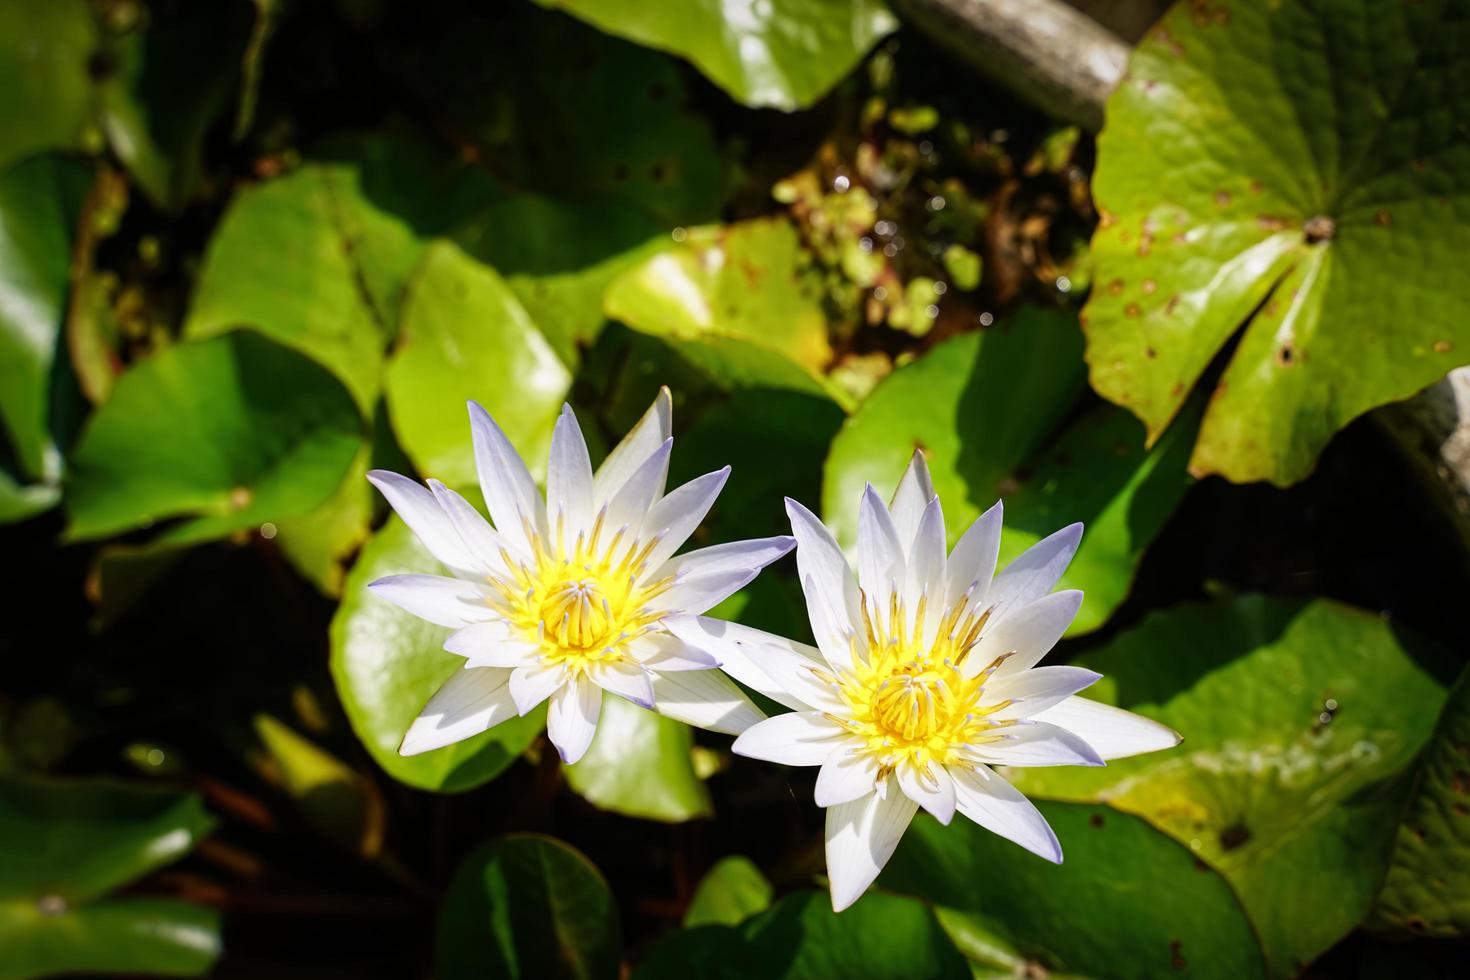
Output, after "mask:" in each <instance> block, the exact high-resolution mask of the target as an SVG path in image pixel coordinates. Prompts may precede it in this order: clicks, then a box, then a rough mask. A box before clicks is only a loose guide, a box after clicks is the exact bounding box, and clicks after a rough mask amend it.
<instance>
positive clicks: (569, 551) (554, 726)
mask: <svg viewBox="0 0 1470 980" xmlns="http://www.w3.org/2000/svg"><path fill="white" fill-rule="evenodd" d="M672 411H673V409H672V402H671V400H670V397H669V392H668V389H667V388H665V389H663V390H662V391H661V392H660V393H659V396H658V398H657V399H656V400H655V401H654V403H653V406H652V407H651V408H650V409H649V410H648V412H647V413H646V414H645V415H644V416H643V418H642V420H641V421H639V423H638V424H637V425H636V426H635V427H634V428H633V430H632V431H631V432H629V433H628V435H627V437H626V438H624V439H623V441H622V442H621V443H620V444H619V445H618V446H617V448H616V449H614V450H613V451H612V452H611V453H610V454H609V455H608V457H607V459H606V461H605V462H604V463H603V464H602V466H601V467H600V468H599V469H598V470H597V472H596V473H595V474H594V473H593V471H592V463H591V460H590V458H589V456H588V452H587V444H586V442H585V441H584V440H583V438H582V431H581V429H580V428H579V427H578V425H577V419H576V416H574V415H573V414H572V410H571V409H570V408H569V407H564V408H563V409H562V413H561V417H560V418H558V419H557V422H556V428H555V430H554V431H553V433H552V439H551V457H550V462H549V464H548V466H547V476H546V497H545V500H543V499H542V496H541V494H540V493H539V492H538V491H537V489H536V484H535V481H533V480H532V479H531V474H530V473H529V472H528V471H527V469H526V465H525V463H524V462H522V460H521V458H520V456H519V455H517V453H516V451H515V449H514V448H513V447H512V446H511V444H510V442H509V441H508V440H507V439H506V437H505V435H504V433H502V432H501V431H500V429H499V427H498V426H496V424H495V422H494V420H493V419H491V418H490V415H489V414H488V413H487V412H486V411H485V410H484V409H483V408H481V407H480V406H479V405H477V404H475V403H474V402H471V403H470V428H471V433H472V436H473V441H474V450H475V464H476V467H477V469H478V470H479V475H480V489H481V491H482V492H483V494H484V497H485V503H486V505H487V507H488V508H489V511H490V517H491V520H493V521H494V526H493V527H492V526H491V524H490V523H489V522H487V521H486V520H485V518H484V517H482V516H480V513H479V511H477V510H476V509H475V508H474V507H473V506H472V505H470V504H469V503H468V502H467V501H466V500H465V499H464V498H463V497H461V496H460V495H459V494H457V493H455V492H454V491H453V490H450V489H449V488H448V487H446V486H444V485H443V484H442V483H439V482H437V481H434V480H430V481H429V486H428V489H425V488H424V487H423V486H420V485H419V484H418V483H416V482H414V481H413V480H410V479H408V478H406V477H403V476H400V475H398V474H396V473H389V472H385V471H383V470H375V471H373V472H372V473H370V474H368V479H370V480H371V481H372V482H373V484H374V485H375V486H376V487H377V488H378V489H379V490H381V491H382V493H383V496H385V497H387V498H388V502H389V503H390V504H391V505H392V506H393V509H394V510H396V511H397V512H398V514H399V516H401V517H402V518H403V520H404V522H405V523H407V524H408V526H409V527H410V528H411V529H412V530H413V532H414V534H416V535H418V538H419V540H420V541H422V542H423V543H424V546H425V547H427V548H428V549H429V551H430V552H432V553H433V555H434V557H436V558H438V559H439V561H441V562H443V563H444V565H446V566H447V567H448V568H449V570H450V571H451V572H452V573H453V575H454V577H453V578H448V577H443V576H438V575H394V576H390V577H388V578H384V579H380V580H379V581H376V582H374V583H372V585H370V586H369V588H371V589H372V590H373V591H374V592H375V593H376V594H377V595H379V596H381V597H383V598H384V599H387V600H388V601H390V602H393V603H395V604H397V605H399V606H401V607H403V608H404V609H406V610H408V611H409V612H411V613H413V614H414V615H416V616H419V617H421V618H423V619H426V620H429V621H430V622H433V623H438V624H440V625H444V626H452V627H455V629H456V632H455V633H453V634H452V635H451V636H450V637H449V639H448V641H447V642H446V643H445V644H444V648H445V649H446V650H448V651H449V652H451V653H455V654H458V655H459V656H461V657H463V658H464V659H465V663H464V669H463V670H460V671H458V672H456V673H455V674H454V675H453V676H452V677H450V679H449V680H448V681H447V682H446V683H445V684H444V686H443V687H441V688H440V689H439V691H438V693H436V694H435V695H434V696H433V697H432V698H430V699H429V703H428V704H427V705H425V706H424V709H423V712H422V713H421V714H420V715H419V717H418V719H417V720H416V721H415V722H414V723H413V725H412V727H410V728H409V730H408V734H407V735H406V736H405V737H404V739H403V744H402V746H401V747H400V748H399V751H400V752H401V753H402V754H404V755H416V754H418V753H420V752H427V751H429V750H430V749H436V748H440V747H442V746H445V745H449V744H451V743H453V742H458V741H461V740H462V739H466V738H469V737H471V736H473V735H477V734H479V733H480V732H483V731H485V730H486V729H488V728H490V727H491V726H493V725H498V724H499V723H501V722H502V721H505V720H506V719H508V718H511V717H513V716H515V715H524V714H526V713H527V712H529V711H531V710H532V709H533V708H535V707H536V706H537V705H539V704H541V703H542V702H543V701H546V700H547V699H548V698H549V699H550V701H551V706H550V709H549V711H548V713H547V719H546V728H547V734H548V736H549V737H550V739H551V741H552V744H554V745H555V746H556V748H557V751H558V752H559V753H560V754H561V757H562V759H563V760H565V761H566V762H575V761H577V760H578V759H580V758H581V757H582V754H583V753H584V752H586V751H587V746H588V745H589V744H590V743H591V741H592V736H593V734H594V732H595V731H596V728H597V717H598V713H599V711H600V710H601V706H602V692H603V691H609V692H611V693H613V694H616V695H619V696H621V697H624V698H627V699H628V700H629V701H632V702H633V703H635V704H639V705H642V706H643V707H645V708H651V709H655V710H657V711H659V712H660V713H661V714H664V715H667V716H669V717H671V718H675V719H678V720H679V721H683V722H686V723H688V724H691V725H696V726H699V727H701V728H709V729H712V730H714V731H719V732H725V733H728V734H732V735H735V734H739V733H740V732H742V731H744V730H745V729H747V728H748V727H750V726H751V725H752V724H754V723H755V722H757V721H760V720H761V719H762V718H764V717H765V716H764V715H763V714H761V712H760V711H759V710H757V709H756V708H755V706H754V705H753V704H751V702H750V700H749V699H748V698H747V697H746V696H745V695H744V694H743V693H742V692H741V691H740V689H739V688H738V687H737V686H736V685H735V684H734V683H732V682H731V681H730V679H729V678H728V677H726V676H725V675H724V674H722V673H721V672H720V671H719V670H717V669H713V668H717V667H719V660H718V659H717V658H716V657H715V656H713V655H711V654H710V653H709V652H708V651H707V650H706V649H704V648H703V647H702V646H700V645H699V644H698V643H689V642H685V641H684V640H681V639H680V638H679V637H677V636H675V635H673V634H672V633H670V632H669V631H668V630H667V629H665V628H664V619H665V617H669V616H674V615H681V614H682V615H689V614H695V613H702V612H704V611H705V610H707V609H709V608H710V607H712V606H714V605H715V604H716V603H718V602H720V601H721V600H723V599H725V598H727V597H728V596H730V595H733V594H734V593H735V592H737V591H739V590H740V589H741V588H742V587H743V586H744V585H745V584H746V583H748V582H749V581H750V580H751V579H753V578H755V576H756V575H757V574H759V573H760V570H761V569H762V568H764V567H765V566H766V565H768V564H770V563H771V562H773V561H775V560H776V559H777V558H780V557H781V556H782V555H784V554H786V552H788V551H790V550H791V547H792V545H793V543H794V542H793V540H792V539H791V538H790V537H774V538H765V539H761V540H754V541H737V542H734V543H731V544H722V545H715V546H714V547H710V548H702V549H700V550H698V551H692V552H689V553H688V554H686V555H683V556H681V557H678V558H674V557H673V555H674V552H675V551H677V550H678V549H679V547H680V546H681V545H683V544H684V542H685V541H686V540H687V539H688V538H689V536H690V534H692V533H693V532H694V529H695V528H696V527H698V525H699V522H700V521H702V520H703V519H704V516H705V514H706V513H707V512H708V511H709V509H710V505H711V504H713V503H714V501H715V497H717V496H718V495H719V493H720V489H721V488H722V487H723V486H724V484H725V478H726V477H727V476H728V475H729V473H730V468H729V467H728V466H727V467H725V468H724V469H722V470H719V471H716V472H714V473H707V474H705V475H704V476H701V477H699V478H697V479H694V480H691V481H689V482H688V483H686V484H684V485H683V486H681V487H679V488H678V489H676V490H673V491H672V492H670V493H667V494H665V493H664V482H665V479H666V477H667V475H668V468H669V453H670V450H671V448H672V446H673V439H672V438H671V437H670V433H671V431H672Z"/></svg>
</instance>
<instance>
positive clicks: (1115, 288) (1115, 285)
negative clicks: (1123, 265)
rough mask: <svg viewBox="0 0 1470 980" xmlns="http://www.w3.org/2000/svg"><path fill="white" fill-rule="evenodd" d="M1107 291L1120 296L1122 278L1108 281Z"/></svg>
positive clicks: (1121, 293) (1121, 292)
mask: <svg viewBox="0 0 1470 980" xmlns="http://www.w3.org/2000/svg"><path fill="white" fill-rule="evenodd" d="M1108 292H1109V293H1111V294H1113V295H1114V296H1122V295H1123V280H1121V279H1114V280H1113V281H1112V282H1110V283H1108Z"/></svg>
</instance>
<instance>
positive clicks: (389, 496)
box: [367, 470, 479, 574]
mask: <svg viewBox="0 0 1470 980" xmlns="http://www.w3.org/2000/svg"><path fill="white" fill-rule="evenodd" d="M367 478H368V482H369V483H371V484H372V485H373V486H375V487H377V488H378V491H379V492H380V493H382V495H383V497H384V499H386V500H387V501H388V506H390V507H392V508H393V510H394V511H396V512H397V514H398V516H399V517H401V518H403V523H405V524H407V525H408V529H409V530H410V531H412V532H413V533H414V536H415V537H417V538H418V539H419V540H420V541H422V542H423V543H424V547H425V548H428V549H429V553H430V554H431V555H433V556H434V557H435V558H437V559H439V560H440V561H441V562H443V563H444V564H445V565H447V566H449V569H450V570H451V571H453V572H456V573H458V574H471V573H474V572H476V571H477V570H478V568H479V563H478V562H476V561H475V559H474V556H473V555H471V554H470V552H469V550H468V549H467V548H466V547H465V545H464V541H463V539H461V538H460V536H459V532H458V531H456V530H455V529H454V525H453V523H451V522H450V520H449V515H448V514H446V513H444V508H442V507H440V506H439V501H438V500H436V499H434V495H433V494H432V493H430V492H429V490H428V489H427V488H425V487H421V486H419V485H418V484H417V483H415V482H414V481H413V480H410V479H409V478H408V477H406V476H399V475H398V474H397V473H390V472H389V471H388V470H373V471H372V472H370V473H368V475H367Z"/></svg>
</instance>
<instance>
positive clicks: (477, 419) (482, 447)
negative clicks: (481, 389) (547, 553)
mask: <svg viewBox="0 0 1470 980" xmlns="http://www.w3.org/2000/svg"><path fill="white" fill-rule="evenodd" d="M470 437H471V439H472V441H473V442H474V445H475V469H476V470H478V471H479V474H480V492H481V493H482V494H483V495H484V497H485V506H486V507H487V508H489V510H490V520H491V521H492V522H494V524H495V530H497V531H499V532H500V536H501V537H503V538H505V539H506V540H507V541H509V542H510V543H511V544H512V545H513V546H514V547H515V548H516V550H518V551H521V552H523V553H525V554H532V553H534V550H535V549H533V548H532V547H531V542H530V540H529V539H528V538H527V537H526V531H525V524H526V523H528V522H529V523H530V525H531V527H532V529H533V530H534V532H535V533H536V534H545V533H546V507H545V504H544V503H543V502H542V500H541V494H540V492H539V491H538V490H537V489H536V481H535V480H533V479H531V473H530V471H529V470H527V469H526V464H525V461H524V460H522V459H521V457H520V454H519V453H517V452H516V451H515V447H514V446H512V445H511V444H510V440H509V439H507V438H506V437H505V433H504V432H501V431H500V426H498V425H496V424H495V420H494V419H492V418H491V417H490V413H489V412H487V411H485V410H484V409H483V408H481V407H480V406H479V404H478V403H476V402H470Z"/></svg>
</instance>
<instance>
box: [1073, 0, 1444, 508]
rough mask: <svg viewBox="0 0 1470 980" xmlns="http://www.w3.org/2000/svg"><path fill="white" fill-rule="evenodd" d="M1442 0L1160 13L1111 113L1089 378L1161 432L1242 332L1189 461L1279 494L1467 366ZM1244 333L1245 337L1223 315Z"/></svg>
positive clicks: (1100, 189)
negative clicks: (1360, 425) (1375, 418)
mask: <svg viewBox="0 0 1470 980" xmlns="http://www.w3.org/2000/svg"><path fill="white" fill-rule="evenodd" d="M1467 24H1470V8H1466V7H1465V5H1464V4H1462V3H1457V2H1454V0H1428V2H1424V3H1380V2H1376V0H1314V2H1310V3H1277V2H1274V0H1245V2H1238V3H1232V4H1230V5H1229V6H1228V7H1226V6H1224V5H1216V6H1213V7H1209V6H1202V5H1199V4H1190V3H1179V4H1176V5H1175V6H1174V8H1173V9H1172V11H1171V12H1170V13H1169V15H1168V16H1167V17H1165V19H1164V20H1163V22H1162V23H1160V24H1159V26H1158V27H1156V28H1155V29H1154V30H1153V31H1152V32H1151V33H1150V34H1149V36H1148V37H1147V38H1146V39H1145V40H1144V41H1143V42H1142V43H1141V44H1140V45H1139V47H1138V49H1137V51H1136V52H1135V53H1134V56H1133V60H1132V62H1131V63H1130V66H1129V69H1128V74H1127V77H1126V79H1125V81H1124V82H1123V84H1121V85H1120V86H1119V88H1118V90H1117V91H1116V92H1115V93H1114V95H1113V97H1112V99H1111V100H1110V101H1109V103H1108V113H1107V117H1108V118H1107V127H1106V129H1105V130H1104V131H1103V134H1102V136H1101V137H1100V138H1099V141H1098V170H1097V175H1096V179H1095V181H1094V184H1093V192H1094V194H1095V196H1096V198H1097V202H1098V206H1099V209H1100V210H1101V212H1102V215H1103V218H1102V222H1101V223H1100V224H1099V227H1098V231H1097V234H1096V235H1095V236H1094V238H1093V242H1092V255H1093V260H1094V262H1095V263H1096V270H1095V272H1094V275H1093V282H1094V283H1095V285H1094V288H1093V290H1092V296H1091V299H1090V301H1089V303H1088V306H1087V311H1086V314H1085V315H1086V328H1087V334H1088V352H1087V358H1088V362H1089V364H1090V365H1091V369H1092V383H1093V386H1094V387H1096V388H1097V390H1098V391H1099V392H1100V393H1101V394H1102V395H1103V396H1105V397H1106V398H1109V399H1111V400H1112V401H1115V402H1117V403H1118V404H1120V405H1125V406H1127V407H1128V408H1129V409H1130V410H1131V411H1132V412H1134V413H1135V414H1136V415H1138V416H1139V417H1140V418H1141V419H1143V420H1144V421H1145V422H1147V423H1148V426H1149V432H1150V434H1151V435H1157V434H1158V433H1159V432H1160V431H1162V430H1163V428H1164V427H1165V426H1167V425H1168V424H1169V422H1170V420H1171V419H1172V418H1173V417H1174V415H1175V414H1176V413H1177V412H1178V411H1179V409H1180V407H1181V406H1182V405H1183V404H1184V402H1185V399H1186V398H1187V397H1188V394H1189V391H1190V390H1191V389H1192V388H1193V387H1194V386H1195V385H1196V384H1197V383H1198V381H1199V379H1200V377H1201V375H1202V374H1203V373H1204V372H1205V370H1206V368H1207V367H1208V366H1209V364H1210V363H1211V361H1212V360H1214V359H1215V358H1216V356H1217V355H1218V354H1219V353H1220V351H1221V350H1222V349H1223V348H1225V347H1227V346H1228V344H1229V342H1230V340H1231V338H1232V337H1234V336H1235V335H1236V334H1237V333H1238V332H1239V333H1241V336H1240V342H1239V345H1238V346H1236V347H1235V348H1234V349H1233V351H1232V353H1231V354H1230V363H1229V366H1228V367H1227V368H1226V369H1225V373H1224V375H1223V376H1222V377H1221V379H1220V381H1219V384H1218V386H1217V388H1216V389H1215V392H1214V398H1213V399H1212V401H1211V403H1210V407H1209V411H1208V412H1207V413H1206V415H1205V419H1204V424H1203V427H1202V429H1201V431H1200V434H1199V440H1198V443H1197V444H1196V446H1195V449H1194V455H1193V458H1192V460H1191V466H1192V468H1193V469H1194V471H1195V472H1197V473H1200V474H1205V473H1219V474H1222V475H1224V476H1226V477H1228V478H1229V479H1232V480H1237V481H1246V480H1270V481H1272V482H1274V483H1277V484H1286V483H1291V482H1293V481H1295V480H1299V479H1301V478H1302V477H1303V476H1305V475H1306V474H1307V473H1308V472H1310V470H1311V468H1312V466H1313V463H1314V462H1315V460H1316V457H1317V454H1318V452H1319V451H1321V449H1322V447H1323V446H1324V445H1326V443H1327V440H1328V439H1329V438H1331V436H1332V435H1333V433H1335V432H1336V431H1337V430H1338V429H1340V428H1342V426H1344V425H1346V424H1347V423H1348V422H1349V421H1351V420H1352V419H1353V418H1355V417H1357V416H1358V415H1360V414H1362V413H1363V412H1365V411H1367V410H1368V409H1370V408H1373V407H1375V406H1377V405H1381V404H1383V403H1385V402H1390V401H1394V400H1397V399H1401V398H1405V397H1407V396H1409V395H1411V394H1413V393H1414V392H1415V391H1417V390H1418V389H1420V388H1423V387H1424V386H1425V385H1427V384H1429V383H1430V382H1432V381H1434V380H1435V379H1436V378H1438V377H1440V376H1441V375H1443V374H1444V373H1445V372H1446V371H1448V370H1449V369H1450V368H1453V367H1455V366H1456V365H1459V364H1464V363H1466V361H1467V359H1470V300H1467V298H1466V293H1465V291H1464V290H1462V289H1456V288H1446V287H1447V285H1448V284H1450V283H1452V282H1454V281H1455V279H1456V277H1457V275H1458V273H1459V269H1460V264H1461V263H1460V261H1459V256H1461V255H1463V254H1464V253H1465V252H1466V250H1467V249H1470V138H1467V134H1466V131H1465V129H1464V127H1463V126H1462V125H1460V124H1459V123H1458V122H1457V120H1460V119H1463V118H1464V117H1465V114H1466V112H1467V111H1470V72H1467V71H1466V70H1465V69H1466V65H1467V62H1466V56H1467V55H1466V52H1467V50H1470V49H1467V47H1466V45H1465V44H1464V43H1463V42H1464V32H1465V30H1466V27H1467ZM1243 323H1244V324H1245V326H1244V329H1243V331H1242V329H1241V325H1242V324H1243Z"/></svg>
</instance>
